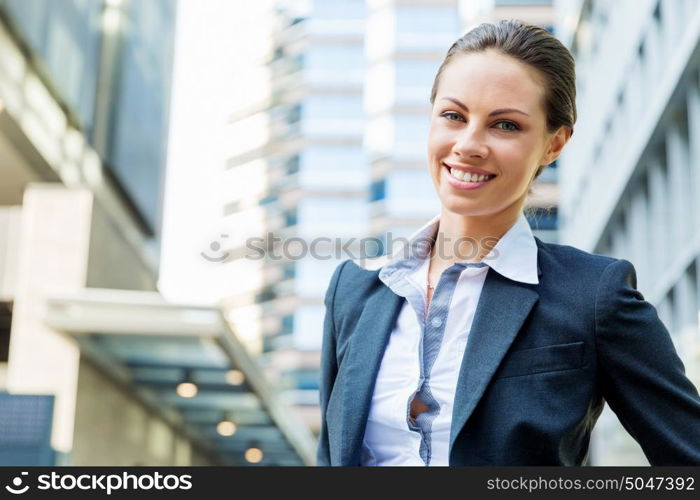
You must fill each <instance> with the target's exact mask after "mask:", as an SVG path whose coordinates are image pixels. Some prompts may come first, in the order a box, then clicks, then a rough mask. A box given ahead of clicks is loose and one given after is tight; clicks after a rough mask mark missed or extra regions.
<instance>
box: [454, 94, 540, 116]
mask: <svg viewBox="0 0 700 500" xmlns="http://www.w3.org/2000/svg"><path fill="white" fill-rule="evenodd" d="M443 99H447V100H448V101H452V102H453V103H455V104H456V105H457V106H459V107H460V108H462V109H463V110H464V111H466V112H467V113H469V108H468V107H466V106H465V105H464V104H463V103H462V102H460V101H459V100H458V99H455V98H454V97H443ZM505 113H520V114H521V115H525V116H530V115H528V114H527V113H526V112H525V111H520V110H519V109H515V108H503V109H496V110H494V111H491V112H490V113H489V116H495V115H503V114H505Z"/></svg>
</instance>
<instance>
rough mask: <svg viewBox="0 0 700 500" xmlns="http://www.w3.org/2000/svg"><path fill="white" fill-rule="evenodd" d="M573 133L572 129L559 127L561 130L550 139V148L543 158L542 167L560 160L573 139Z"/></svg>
mask: <svg viewBox="0 0 700 500" xmlns="http://www.w3.org/2000/svg"><path fill="white" fill-rule="evenodd" d="M573 133H574V131H573V130H572V129H571V127H567V126H566V125H562V126H561V127H559V129H558V130H557V131H556V132H554V134H552V136H551V137H550V138H549V146H548V147H547V149H546V152H545V154H544V155H543V156H542V160H541V161H540V163H541V164H542V165H549V164H550V163H552V162H553V161H554V160H556V159H557V158H559V155H560V154H561V152H562V150H563V149H564V146H565V145H566V143H567V142H569V139H571V135H572V134H573Z"/></svg>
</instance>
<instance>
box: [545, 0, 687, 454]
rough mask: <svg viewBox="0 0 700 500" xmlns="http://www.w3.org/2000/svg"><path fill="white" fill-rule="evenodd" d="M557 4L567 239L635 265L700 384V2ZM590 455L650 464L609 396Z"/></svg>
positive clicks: (644, 0)
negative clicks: (565, 112) (569, 63)
mask: <svg viewBox="0 0 700 500" xmlns="http://www.w3.org/2000/svg"><path fill="white" fill-rule="evenodd" d="M557 12H558V14H557V33H558V35H559V37H560V38H561V39H562V40H563V41H564V42H565V43H566V44H568V46H569V47H570V48H571V50H572V52H573V54H574V56H575V58H576V64H577V77H578V82H577V89H578V109H579V113H580V115H579V120H578V123H577V124H576V131H575V133H574V136H573V138H572V140H571V142H570V144H569V145H568V146H567V149H566V150H565V152H564V154H563V155H562V157H561V159H560V163H561V165H562V166H561V168H560V171H561V193H562V196H561V211H560V214H561V218H560V223H561V239H562V241H563V242H565V243H567V244H571V245H574V246H576V247H579V248H582V249H584V250H587V251H591V252H596V253H602V254H606V255H612V256H614V257H618V258H625V259H627V260H629V261H631V262H632V263H633V264H634V266H635V268H636V270H637V278H638V288H639V290H640V291H641V292H642V293H643V295H644V296H645V298H646V299H647V300H648V301H649V302H651V303H652V304H654V305H655V306H656V307H657V309H658V311H659V315H660V317H661V319H662V320H663V322H664V324H665V325H666V326H667V327H668V329H669V330H670V332H671V334H672V338H673V341H674V344H675V345H676V348H677V350H678V352H679V354H680V356H681V358H682V359H683V361H684V363H685V367H686V372H687V373H688V375H689V376H690V378H691V379H692V380H693V381H694V382H695V385H696V386H698V385H699V382H700V335H699V333H698V322H699V318H698V314H699V312H700V294H699V293H698V282H699V281H700V274H699V272H700V205H698V200H700V149H699V148H700V85H699V84H700V46H699V45H698V42H699V41H700V2H698V1H697V0H642V1H632V0H627V1H602V0H598V1H590V0H586V1H579V0H561V1H559V2H558V3H557ZM622 28H624V29H622ZM640 404H653V402H640ZM592 459H593V461H594V463H596V464H598V465H623V464H629V465H636V464H648V462H647V461H646V459H645V457H644V455H643V453H642V451H641V449H640V448H639V446H638V445H637V443H636V442H635V441H634V440H633V439H632V438H631V437H630V436H629V434H628V433H627V432H626V431H625V430H624V429H623V428H622V426H621V425H620V424H619V422H618V420H617V418H616V417H615V415H614V414H613V413H612V411H610V409H609V408H608V407H606V410H605V412H604V413H603V414H602V415H601V418H600V420H599V423H598V425H597V427H596V431H595V435H594V441H593V445H592Z"/></svg>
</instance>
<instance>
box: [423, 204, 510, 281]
mask: <svg viewBox="0 0 700 500" xmlns="http://www.w3.org/2000/svg"><path fill="white" fill-rule="evenodd" d="M515 208H516V210H513V209H511V210H506V211H504V212H501V213H499V214H497V215H486V216H465V215H461V214H457V213H454V212H451V211H449V210H447V209H446V208H445V207H443V208H442V211H441V213H440V224H439V227H438V233H437V239H436V241H435V244H434V245H433V248H432V252H431V257H430V258H431V263H430V276H431V277H434V278H439V276H440V274H442V271H443V270H445V269H447V268H448V267H450V266H451V265H452V264H453V263H455V262H458V261H467V262H480V261H481V260H482V259H483V258H484V257H485V256H486V255H487V254H488V253H489V252H490V251H491V250H492V249H493V247H495V246H496V244H497V243H498V241H499V240H500V239H501V237H502V236H503V235H504V234H506V232H508V230H509V229H510V228H511V227H512V226H513V224H515V222H516V221H517V219H518V216H519V215H520V211H521V209H522V208H521V207H519V206H516V207H515ZM432 282H433V281H431V283H432Z"/></svg>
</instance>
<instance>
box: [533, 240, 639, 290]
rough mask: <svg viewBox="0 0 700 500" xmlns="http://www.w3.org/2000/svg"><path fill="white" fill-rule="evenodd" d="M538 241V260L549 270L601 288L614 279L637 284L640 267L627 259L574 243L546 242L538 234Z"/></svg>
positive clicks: (621, 282) (623, 282)
mask: <svg viewBox="0 0 700 500" xmlns="http://www.w3.org/2000/svg"><path fill="white" fill-rule="evenodd" d="M535 241H536V242H537V247H538V261H539V263H540V266H541V267H542V268H544V269H543V270H545V271H547V270H549V271H550V272H553V273H554V274H557V275H564V276H567V277H568V278H570V279H575V280H580V281H579V283H580V284H581V286H584V285H585V284H586V283H589V284H590V285H593V286H595V287H596V288H598V287H600V286H601V283H604V282H608V281H612V282H616V283H618V284H625V283H626V284H628V285H632V287H633V288H635V287H636V283H637V279H636V270H635V268H634V265H633V264H632V263H631V262H630V261H628V260H626V259H618V258H615V257H610V256H608V255H602V254H597V253H593V252H587V251H585V250H581V249H580V248H576V247H573V246H570V245H562V244H558V243H545V242H543V241H542V240H540V239H539V238H537V237H535Z"/></svg>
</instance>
